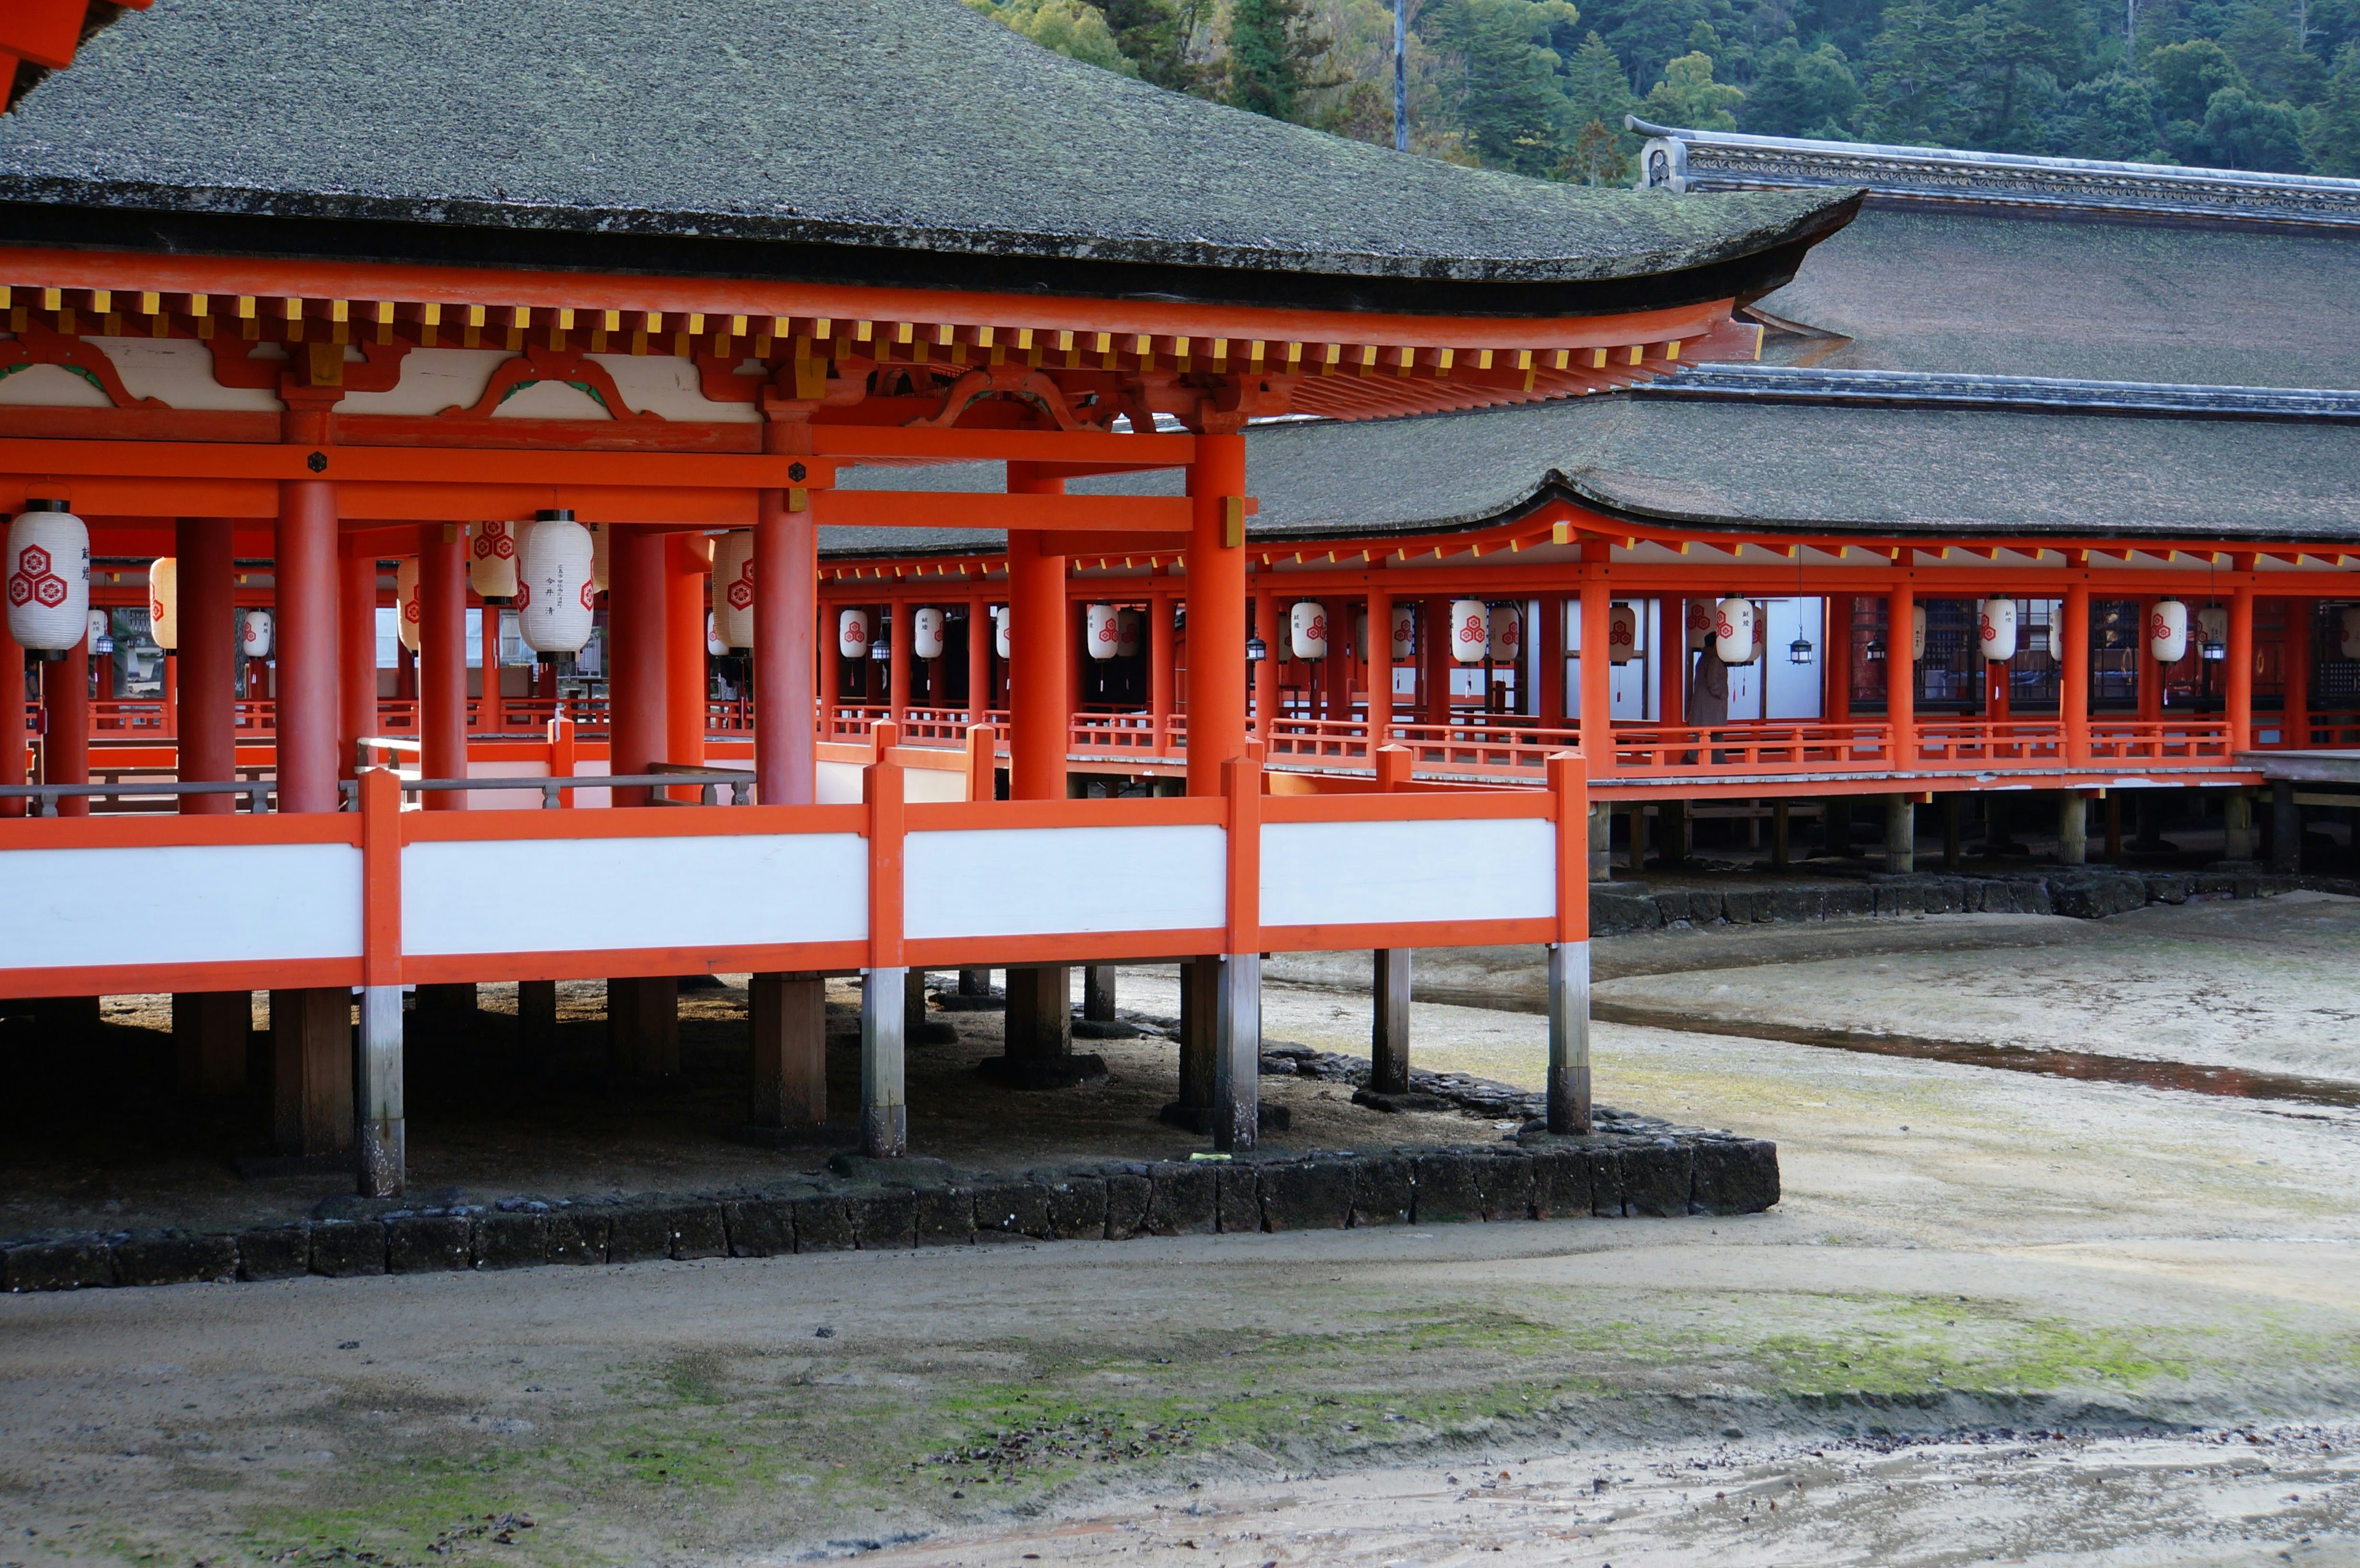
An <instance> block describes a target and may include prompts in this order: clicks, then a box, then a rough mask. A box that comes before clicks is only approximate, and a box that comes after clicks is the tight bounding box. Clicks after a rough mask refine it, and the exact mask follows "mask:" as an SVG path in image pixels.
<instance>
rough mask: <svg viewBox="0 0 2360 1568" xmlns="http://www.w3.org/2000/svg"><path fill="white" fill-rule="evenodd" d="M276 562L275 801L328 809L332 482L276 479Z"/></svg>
mask: <svg viewBox="0 0 2360 1568" xmlns="http://www.w3.org/2000/svg"><path fill="white" fill-rule="evenodd" d="M274 565H275V569H276V572H277V583H278V586H277V589H276V591H275V592H276V596H277V601H278V606H279V616H278V632H277V636H278V654H279V688H278V692H279V739H278V748H279V810H280V811H305V812H312V811H334V810H336V808H337V805H338V804H339V796H338V794H337V791H336V779H337V775H338V772H339V769H338V768H337V767H336V487H335V485H333V484H331V483H329V482H328V481H326V480H321V479H303V480H290V481H287V482H285V483H282V484H281V485H279V554H278V560H277V561H276V562H275V563H274ZM338 995H339V996H341V995H343V993H341V992H339V993H338ZM346 1028H347V1029H349V1028H350V1025H349V1024H347V1025H346ZM347 1125H349V1124H347Z"/></svg>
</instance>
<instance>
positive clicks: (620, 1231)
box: [606, 1203, 672, 1263]
mask: <svg viewBox="0 0 2360 1568" xmlns="http://www.w3.org/2000/svg"><path fill="white" fill-rule="evenodd" d="M671 1256H672V1221H671V1218H670V1216H669V1215H667V1214H665V1213H664V1211H663V1208H662V1207H661V1205H660V1204H656V1203H620V1204H617V1205H616V1206H615V1207H614V1208H612V1209H609V1210H608V1211H607V1212H606V1261H607V1262H609V1263H645V1262H648V1261H649V1260H650V1259H651V1258H670V1257H671Z"/></svg>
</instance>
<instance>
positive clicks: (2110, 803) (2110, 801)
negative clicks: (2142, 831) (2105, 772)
mask: <svg viewBox="0 0 2360 1568" xmlns="http://www.w3.org/2000/svg"><path fill="white" fill-rule="evenodd" d="M2122 863H2123V793H2122V791H2121V790H2119V789H2109V790H2107V791H2106V864H2107V865H2109V866H2120V865H2121V864H2122Z"/></svg>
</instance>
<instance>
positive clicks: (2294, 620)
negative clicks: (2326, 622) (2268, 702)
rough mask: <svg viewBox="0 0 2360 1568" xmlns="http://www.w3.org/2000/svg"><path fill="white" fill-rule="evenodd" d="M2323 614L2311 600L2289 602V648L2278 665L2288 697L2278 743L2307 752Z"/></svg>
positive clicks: (2282, 710) (2309, 740)
mask: <svg viewBox="0 0 2360 1568" xmlns="http://www.w3.org/2000/svg"><path fill="white" fill-rule="evenodd" d="M2318 618H2319V612H2318V610H2317V609H2316V608H2315V607H2314V606H2313V604H2312V602H2311V600H2309V599H2289V600H2288V601H2287V602H2286V649H2285V656H2284V658H2282V659H2280V660H2279V662H2278V669H2279V671H2280V675H2281V678H2282V681H2283V690H2284V691H2285V692H2286V698H2285V702H2284V704H2283V707H2282V709H2281V712H2282V713H2283V714H2284V717H2283V718H2282V719H2281V720H2280V722H2279V724H2278V737H2279V738H2278V744H2279V745H2280V746H2291V747H2293V748H2294V749H2295V750H2298V751H2306V750H2309V749H2310V746H2311V635H2312V629H2313V626H2314V624H2315V623H2316V622H2317V620H2318Z"/></svg>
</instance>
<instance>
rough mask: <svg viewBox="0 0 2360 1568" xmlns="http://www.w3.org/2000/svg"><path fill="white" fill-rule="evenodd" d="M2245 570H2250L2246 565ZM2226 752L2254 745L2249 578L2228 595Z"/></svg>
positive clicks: (2252, 655)
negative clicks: (2227, 727)
mask: <svg viewBox="0 0 2360 1568" xmlns="http://www.w3.org/2000/svg"><path fill="white" fill-rule="evenodd" d="M2245 570H2247V571H2251V570H2252V568H2251V566H2250V565H2247V566H2246V567H2245ZM2228 665H2229V679H2228V691H2227V698H2228V700H2227V703H2226V706H2227V709H2228V713H2227V717H2228V720H2229V750H2230V751H2231V752H2232V753H2233V754H2234V753H2236V752H2240V751H2250V750H2252V749H2253V746H2254V584H2253V582H2252V580H2251V579H2250V578H2248V579H2247V580H2246V581H2245V582H2243V583H2238V584H2237V585H2236V587H2234V588H2233V589H2231V590H2230V593H2229V658H2228Z"/></svg>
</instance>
